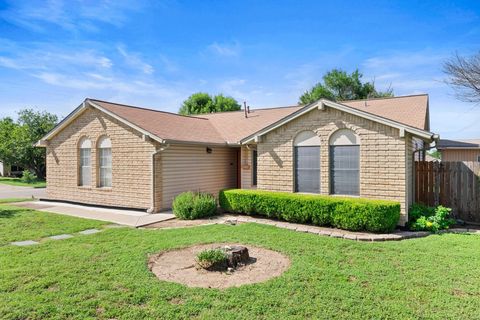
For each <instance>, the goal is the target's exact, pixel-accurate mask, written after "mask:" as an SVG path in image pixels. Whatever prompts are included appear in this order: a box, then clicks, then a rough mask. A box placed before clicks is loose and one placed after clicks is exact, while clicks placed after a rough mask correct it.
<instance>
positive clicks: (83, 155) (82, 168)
mask: <svg viewBox="0 0 480 320" xmlns="http://www.w3.org/2000/svg"><path fill="white" fill-rule="evenodd" d="M78 150H79V168H78V174H79V177H78V185H79V186H90V185H91V183H92V142H91V141H90V140H89V139H87V138H82V139H81V140H80V143H79V149H78Z"/></svg>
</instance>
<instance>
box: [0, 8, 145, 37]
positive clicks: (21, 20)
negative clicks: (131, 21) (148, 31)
mask: <svg viewBox="0 0 480 320" xmlns="http://www.w3.org/2000/svg"><path fill="white" fill-rule="evenodd" d="M140 9H142V4H141V3H139V2H131V1H121V0H116V1H108V0H103V1H100V0H99V1H93V2H92V1H88V2H85V1H79V0H71V1H63V0H48V1H30V0H15V1H9V2H8V4H7V6H6V9H4V10H3V11H1V12H0V18H3V19H4V20H6V21H8V22H10V23H12V24H15V25H17V26H20V27H23V28H27V29H30V30H33V31H37V32H45V31H46V28H47V27H48V26H49V25H55V26H59V27H61V28H62V29H65V30H68V31H78V30H79V29H83V30H86V31H97V30H98V29H97V27H95V24H96V23H97V22H102V23H105V24H110V25H113V26H116V27H120V26H122V25H123V24H124V23H125V22H126V21H127V20H128V16H129V15H128V13H129V12H131V11H132V10H133V11H138V10H140Z"/></svg>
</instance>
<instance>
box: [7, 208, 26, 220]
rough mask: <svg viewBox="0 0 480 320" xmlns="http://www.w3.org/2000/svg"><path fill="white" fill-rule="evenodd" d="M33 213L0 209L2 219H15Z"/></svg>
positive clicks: (22, 210) (23, 210)
mask: <svg viewBox="0 0 480 320" xmlns="http://www.w3.org/2000/svg"><path fill="white" fill-rule="evenodd" d="M28 211H32V210H30V209H9V208H0V219H8V218H14V217H15V216H16V215H19V214H20V213H24V212H28Z"/></svg>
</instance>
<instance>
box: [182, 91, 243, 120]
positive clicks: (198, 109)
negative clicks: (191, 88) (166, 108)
mask: <svg viewBox="0 0 480 320" xmlns="http://www.w3.org/2000/svg"><path fill="white" fill-rule="evenodd" d="M240 109H241V106H240V104H239V103H238V102H237V100H235V99H234V98H232V97H226V96H224V95H222V94H219V95H216V96H213V97H212V96H210V95H209V94H208V93H204V92H197V93H194V94H192V95H191V96H190V97H188V99H187V100H185V101H184V102H183V104H182V107H181V108H180V110H179V112H178V113H180V114H183V115H189V114H202V113H212V112H222V111H236V110H240Z"/></svg>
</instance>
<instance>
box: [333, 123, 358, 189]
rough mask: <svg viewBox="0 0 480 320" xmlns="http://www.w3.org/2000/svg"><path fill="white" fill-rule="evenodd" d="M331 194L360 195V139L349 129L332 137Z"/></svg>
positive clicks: (342, 130) (341, 130)
mask: <svg viewBox="0 0 480 320" xmlns="http://www.w3.org/2000/svg"><path fill="white" fill-rule="evenodd" d="M330 193H332V194H342V195H354V196H357V195H359V194H360V139H359V138H358V136H357V135H356V134H355V132H353V131H352V130H349V129H340V130H338V131H336V132H335V133H334V134H333V135H332V136H331V137H330Z"/></svg>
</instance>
